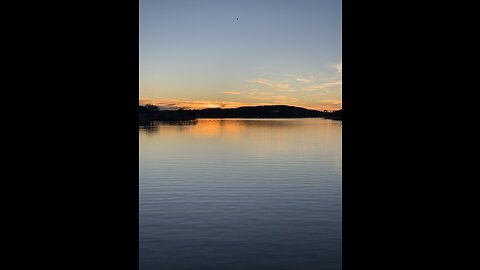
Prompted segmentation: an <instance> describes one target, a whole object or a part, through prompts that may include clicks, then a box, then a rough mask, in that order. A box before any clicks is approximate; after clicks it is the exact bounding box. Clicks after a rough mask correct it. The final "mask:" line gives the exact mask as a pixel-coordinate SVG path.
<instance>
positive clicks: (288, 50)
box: [139, 0, 342, 110]
mask: <svg viewBox="0 0 480 270" xmlns="http://www.w3.org/2000/svg"><path fill="white" fill-rule="evenodd" d="M341 7H342V3H341V0H288V1H285V0H140V29H139V30H140V41H139V42H140V90H139V91H140V93H139V94H140V104H155V105H158V106H160V107H161V108H163V109H175V108H189V109H198V108H212V107H213V108H218V107H221V108H235V107H240V106H246V105H274V104H276V105H292V106H300V107H305V108H311V109H319V110H337V109H341V107H342V31H341V30H342V25H341V21H342V8H341ZM237 18H238V20H237Z"/></svg>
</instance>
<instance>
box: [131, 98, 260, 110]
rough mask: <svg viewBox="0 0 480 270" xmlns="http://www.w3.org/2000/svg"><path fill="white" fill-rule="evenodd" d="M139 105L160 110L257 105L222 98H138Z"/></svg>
mask: <svg viewBox="0 0 480 270" xmlns="http://www.w3.org/2000/svg"><path fill="white" fill-rule="evenodd" d="M139 103H140V104H141V105H145V104H152V105H156V106H158V107H160V109H161V110H178V109H205V108H237V107H241V106H247V105H257V104H252V103H244V102H236V101H222V100H180V99H151V98H140V100H139Z"/></svg>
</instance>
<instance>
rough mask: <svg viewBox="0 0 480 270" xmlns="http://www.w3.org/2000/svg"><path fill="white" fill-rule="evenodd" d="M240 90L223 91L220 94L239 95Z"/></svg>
mask: <svg viewBox="0 0 480 270" xmlns="http://www.w3.org/2000/svg"><path fill="white" fill-rule="evenodd" d="M241 93H242V92H238V91H224V92H222V94H228V95H240V94H241Z"/></svg>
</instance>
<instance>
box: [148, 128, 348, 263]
mask: <svg viewBox="0 0 480 270" xmlns="http://www.w3.org/2000/svg"><path fill="white" fill-rule="evenodd" d="M139 132H140V269H142V270H147V269H158V270H160V269H162V270H163V269H164V270H168V269H222V270H227V269H245V270H250V269H276V270H280V269H292V270H293V269H295V270H301V269H341V256H342V254H341V248H342V246H341V238H342V220H341V187H342V182H341V181H342V124H341V122H338V121H332V120H325V119H281V120H279V119H275V120H272V119H270V120H269V119H262V120H258V119H230V120H222V119H201V120H198V122H196V123H193V124H190V125H168V124H158V125H157V126H154V127H150V128H140V130H139Z"/></svg>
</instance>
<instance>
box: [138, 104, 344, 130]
mask: <svg viewBox="0 0 480 270" xmlns="http://www.w3.org/2000/svg"><path fill="white" fill-rule="evenodd" d="M310 117H319V118H326V119H332V120H338V121H342V110H338V111H332V112H329V111H317V110H309V109H305V108H302V107H295V106H287V105H263V106H245V107H239V108H234V109H221V108H212V109H201V110H186V109H178V110H161V109H160V108H159V107H157V106H155V105H150V104H147V105H139V125H149V124H150V122H151V121H163V122H178V121H192V120H196V119H197V118H310Z"/></svg>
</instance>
